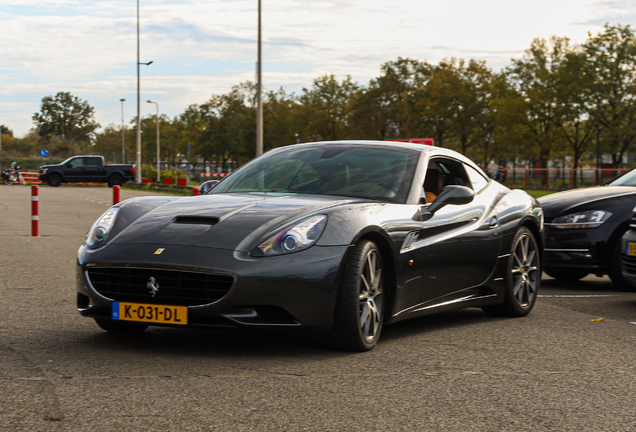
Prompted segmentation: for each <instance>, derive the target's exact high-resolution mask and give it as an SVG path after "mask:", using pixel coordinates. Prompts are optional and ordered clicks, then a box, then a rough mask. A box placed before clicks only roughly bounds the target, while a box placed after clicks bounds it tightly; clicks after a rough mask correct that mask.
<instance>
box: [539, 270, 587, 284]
mask: <svg viewBox="0 0 636 432" xmlns="http://www.w3.org/2000/svg"><path fill="white" fill-rule="evenodd" d="M543 272H544V273H545V274H547V275H548V276H550V277H551V278H554V279H556V280H560V281H571V282H574V281H577V280H579V279H583V278H584V277H585V276H587V275H588V274H589V273H587V272H576V271H573V272H567V273H566V272H559V271H553V270H550V271H548V270H543Z"/></svg>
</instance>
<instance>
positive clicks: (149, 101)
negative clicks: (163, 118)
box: [146, 99, 161, 183]
mask: <svg viewBox="0 0 636 432" xmlns="http://www.w3.org/2000/svg"><path fill="white" fill-rule="evenodd" d="M146 102H148V103H152V104H155V106H156V107H157V117H156V119H157V183H161V180H160V176H159V170H160V167H161V159H159V104H158V103H157V102H155V101H153V100H152V99H148V100H147V101H146Z"/></svg>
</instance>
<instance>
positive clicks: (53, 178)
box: [46, 174, 62, 187]
mask: <svg viewBox="0 0 636 432" xmlns="http://www.w3.org/2000/svg"><path fill="white" fill-rule="evenodd" d="M46 182H47V183H48V184H49V186H51V187H58V186H59V185H61V184H62V177H60V176H59V174H51V175H50V176H49V178H48V179H46Z"/></svg>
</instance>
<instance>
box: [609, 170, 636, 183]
mask: <svg viewBox="0 0 636 432" xmlns="http://www.w3.org/2000/svg"><path fill="white" fill-rule="evenodd" d="M607 186H636V169H632V170H629V171H627V172H626V173H625V174H623V175H621V176H619V177H616V178H615V179H614V180H612V181H610V182H608V183H607Z"/></svg>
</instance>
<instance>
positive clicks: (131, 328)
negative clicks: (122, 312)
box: [95, 319, 148, 334]
mask: <svg viewBox="0 0 636 432" xmlns="http://www.w3.org/2000/svg"><path fill="white" fill-rule="evenodd" d="M95 322H96V323H97V325H98V326H100V327H101V328H102V329H103V330H106V331H107V332H110V333H120V334H136V333H141V332H143V331H144V330H146V329H147V328H148V324H143V323H134V322H126V321H116V320H111V319H95Z"/></svg>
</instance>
